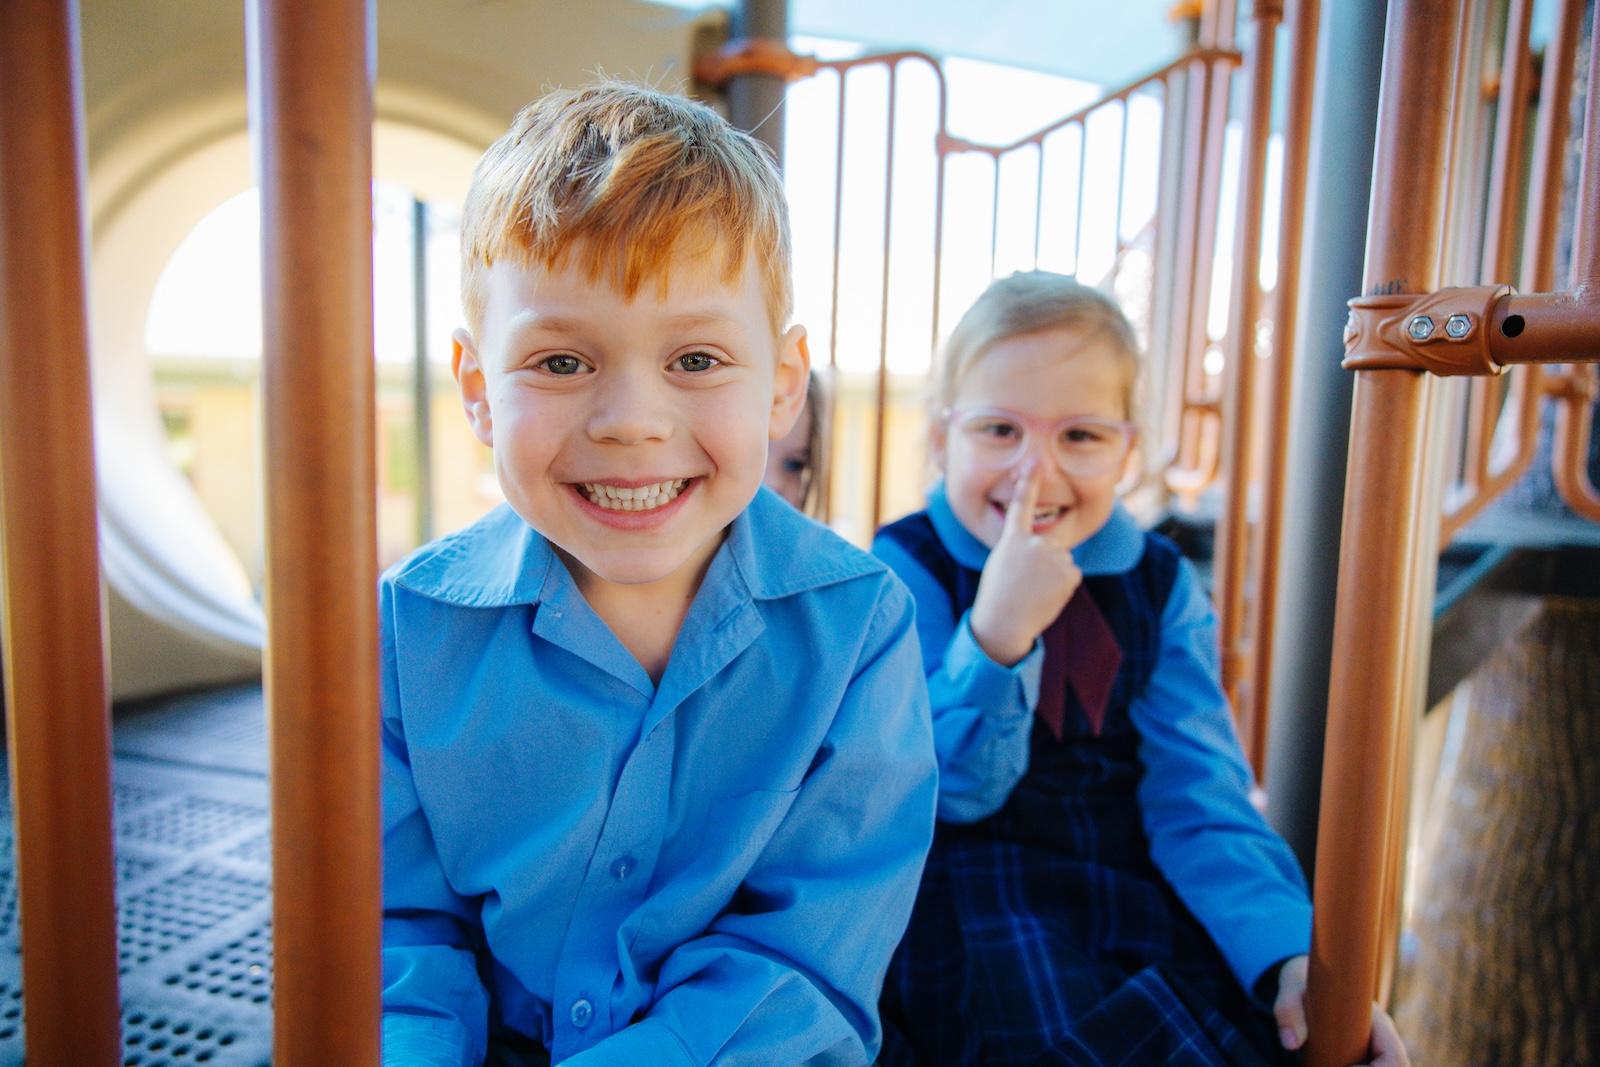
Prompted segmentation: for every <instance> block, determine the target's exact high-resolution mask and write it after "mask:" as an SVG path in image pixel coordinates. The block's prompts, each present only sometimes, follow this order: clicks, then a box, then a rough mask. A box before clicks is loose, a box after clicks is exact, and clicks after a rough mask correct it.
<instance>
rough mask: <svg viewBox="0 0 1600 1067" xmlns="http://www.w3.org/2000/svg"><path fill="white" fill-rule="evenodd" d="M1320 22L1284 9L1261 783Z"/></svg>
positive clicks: (1258, 702)
mask: <svg viewBox="0 0 1600 1067" xmlns="http://www.w3.org/2000/svg"><path fill="white" fill-rule="evenodd" d="M1321 18H1322V3H1321V0H1294V3H1293V4H1292V5H1290V7H1289V31H1290V48H1291V52H1290V59H1289V99H1288V103H1287V108H1286V113H1287V117H1286V119H1285V120H1284V131H1283V192H1282V207H1281V209H1280V218H1281V222H1280V224H1279V226H1278V285H1277V290H1276V292H1275V293H1274V295H1273V312H1272V384H1271V393H1270V400H1269V402H1268V404H1267V412H1266V416H1267V430H1266V438H1267V448H1266V464H1267V469H1266V471H1265V473H1264V474H1263V484H1262V494H1261V495H1262V501H1261V503H1262V508H1261V534H1260V545H1261V549H1260V553H1259V555H1258V560H1257V567H1258V573H1257V577H1256V597H1255V612H1254V617H1253V619H1252V621H1251V625H1250V633H1251V642H1252V662H1251V669H1252V679H1251V686H1250V704H1251V708H1252V709H1253V718H1254V727H1255V728H1254V730H1253V731H1252V732H1251V734H1250V737H1249V743H1248V747H1247V748H1246V750H1245V751H1246V755H1248V756H1249V758H1250V766H1251V768H1252V769H1253V770H1254V771H1255V773H1256V780H1257V781H1262V782H1264V781H1266V763H1267V732H1268V726H1269V724H1270V723H1271V721H1272V707H1271V703H1270V699H1271V695H1272V640H1273V630H1274V627H1275V626H1276V620H1277V603H1278V570H1279V567H1278V564H1279V556H1280V549H1281V543H1282V540H1283V503H1284V497H1285V495H1286V491H1287V490H1286V486H1287V483H1288V478H1289V408H1290V406H1291V404H1292V402H1293V391H1294V359H1295V352H1294V335H1295V330H1296V328H1297V327H1298V325H1299V309H1300V248H1301V236H1302V235H1303V233H1304V232H1305V211H1306V170H1307V166H1308V157H1309V155H1310V147H1311V108H1312V102H1313V96H1314V90H1315V87H1316V74H1317V37H1318V31H1319V29H1320V24H1321Z"/></svg>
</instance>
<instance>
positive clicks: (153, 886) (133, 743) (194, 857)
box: [0, 686, 272, 1067]
mask: <svg viewBox="0 0 1600 1067" xmlns="http://www.w3.org/2000/svg"><path fill="white" fill-rule="evenodd" d="M112 748H113V753H114V754H113V762H112V779H113V791H112V803H113V824H114V826H115V830H116V842H117V844H116V848H117V855H116V870H117V942H118V952H119V965H120V970H121V974H122V977H121V988H122V1043H123V1063H124V1064H125V1065H127V1067H197V1065H205V1067H260V1065H262V1064H268V1063H270V1062H271V1059H272V1044H271V1043H272V1005H271V998H272V900H271V891H270V867H269V864H270V860H271V837H270V833H269V825H268V819H267V779H266V770H267V751H266V729H265V722H264V717H263V709H262V703H261V690H260V688H259V687H254V686H249V687H232V688H228V689H221V690H216V691H214V692H211V693H204V694H186V695H184V696H181V697H178V698H174V699H171V700H167V701H161V702H151V701H147V702H143V703H141V704H140V705H138V706H135V707H130V708H126V709H124V708H119V709H118V711H117V714H116V717H115V721H114V723H113V728H112ZM0 784H3V785H4V790H3V792H0V1065H11V1064H21V1063H23V1062H24V1047H25V1046H24V1018H23V1017H24V998H23V990H22V977H21V976H22V970H21V956H20V950H21V949H20V941H19V933H20V932H19V930H18V927H17V889H16V878H15V869H14V866H15V848H14V847H13V837H12V827H11V790H10V783H9V782H7V781H5V770H4V764H3V763H0Z"/></svg>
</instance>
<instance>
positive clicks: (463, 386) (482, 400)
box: [450, 330, 494, 448]
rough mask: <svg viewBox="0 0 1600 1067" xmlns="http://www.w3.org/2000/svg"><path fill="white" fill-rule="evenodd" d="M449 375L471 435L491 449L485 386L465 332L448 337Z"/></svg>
mask: <svg viewBox="0 0 1600 1067" xmlns="http://www.w3.org/2000/svg"><path fill="white" fill-rule="evenodd" d="M450 373H451V374H453V375H455V378H456V388H457V389H459V390H460V391H461V409H462V410H463V411H465V412H466V413H467V423H468V425H470V426H471V427H472V436H474V437H476V438H477V439H478V440H479V441H482V442H483V443H484V444H485V445H488V446H489V447H490V448H493V447H494V419H493V417H492V416H491V414H490V412H489V387H488V383H487V382H485V381H484V379H483V364H481V363H479V362H478V346H477V344H476V343H475V342H474V341H473V340H472V335H471V334H470V333H468V332H467V331H466V330H456V331H455V332H454V333H452V334H451V335H450Z"/></svg>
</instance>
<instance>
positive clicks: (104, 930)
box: [0, 0, 122, 1065]
mask: <svg viewBox="0 0 1600 1067" xmlns="http://www.w3.org/2000/svg"><path fill="white" fill-rule="evenodd" d="M79 57H80V49H79V38H78V5H77V4H76V3H73V2H71V0H14V2H11V3H6V4H0V546H3V551H0V556H3V557H4V581H5V586H4V597H3V598H0V601H3V603H4V606H5V626H4V627H3V632H4V638H5V665H6V671H5V689H6V721H7V730H8V734H9V737H10V744H9V756H10V761H11V788H12V792H13V795H14V800H15V805H14V809H13V818H14V820H15V831H14V832H15V834H16V854H17V882H18V892H19V902H20V908H21V919H22V982H23V987H24V989H25V991H26V995H27V1013H28V1018H27V1053H28V1060H29V1061H30V1062H32V1063H44V1064H56V1063H74V1064H77V1063H82V1064H95V1065H105V1064H114V1063H120V1062H121V1061H122V1041H121V1036H120V1027H119V1021H118V1012H117V925H116V915H115V911H114V906H113V883H114V873H113V872H114V866H113V860H112V855H111V847H112V843H111V738H110V727H109V717H108V715H107V708H106V661H105V651H104V649H103V648H102V645H101V639H102V633H103V625H104V622H103V614H102V610H101V590H100V556H99V550H98V542H97V539H96V537H97V530H96V514H95V472H94V432H93V425H92V418H91V411H90V395H89V394H90V385H89V326H88V319H89V315H88V300H87V295H86V287H87V271H86V260H87V255H86V251H85V242H84V214H83V203H84V197H85V182H84V164H83V96H82V67H81V63H80V58H79Z"/></svg>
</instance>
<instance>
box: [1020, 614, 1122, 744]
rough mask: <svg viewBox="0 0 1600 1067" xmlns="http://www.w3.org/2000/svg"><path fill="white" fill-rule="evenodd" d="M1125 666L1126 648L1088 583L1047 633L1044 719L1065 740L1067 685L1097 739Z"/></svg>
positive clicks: (1041, 705) (1041, 709) (1042, 684)
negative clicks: (1123, 651) (1107, 705)
mask: <svg viewBox="0 0 1600 1067" xmlns="http://www.w3.org/2000/svg"><path fill="white" fill-rule="evenodd" d="M1120 666H1122V649H1121V648H1119V647H1117V636H1116V634H1114V633H1112V632H1111V624H1110V623H1108V622H1106V617H1105V615H1103V614H1101V612H1100V607H1099V605H1097V604H1096V603H1095V602H1094V598H1093V597H1091V596H1090V595H1089V590H1088V589H1086V588H1084V587H1083V586H1082V585H1080V586H1078V591H1077V592H1076V593H1073V594H1072V599H1071V600H1068V601H1067V606H1066V607H1064V608H1062V609H1061V614H1060V615H1057V616H1056V621H1055V622H1053V623H1051V624H1050V625H1049V626H1048V627H1046V628H1045V631H1044V671H1043V675H1042V677H1041V678H1040V682H1039V718H1041V719H1043V720H1044V724H1045V725H1046V726H1048V727H1049V728H1050V732H1051V733H1052V734H1054V735H1055V737H1056V740H1058V741H1059V740H1061V734H1062V728H1063V726H1064V725H1065V720H1066V714H1067V686H1068V685H1071V686H1072V691H1073V692H1074V693H1076V694H1077V696H1078V703H1079V704H1081V705H1082V706H1083V713H1084V715H1085V716H1087V717H1088V719H1089V728H1090V729H1091V730H1093V731H1094V734H1095V736H1096V737H1099V736H1100V727H1101V726H1102V725H1103V724H1104V723H1105V718H1106V704H1107V703H1108V702H1109V701H1110V700H1111V684H1112V683H1113V682H1114V681H1116V678H1117V668H1118V667H1120Z"/></svg>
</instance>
